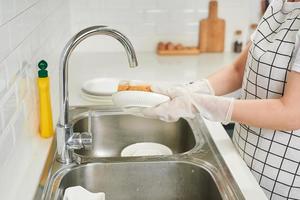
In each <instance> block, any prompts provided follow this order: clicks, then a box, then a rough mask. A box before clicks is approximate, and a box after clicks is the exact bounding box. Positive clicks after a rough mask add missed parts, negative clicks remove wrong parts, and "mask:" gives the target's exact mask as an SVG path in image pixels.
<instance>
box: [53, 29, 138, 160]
mask: <svg viewBox="0 0 300 200" xmlns="http://www.w3.org/2000/svg"><path fill="white" fill-rule="evenodd" d="M93 35H108V36H111V37H113V38H115V39H117V40H118V41H119V42H120V43H121V44H122V45H123V47H124V48H125V51H126V54H127V57H128V62H129V66H130V67H136V66H137V65H138V62H137V58H136V54H135V51H134V48H133V46H132V44H131V42H130V41H129V40H128V38H127V37H126V36H124V35H123V34H122V33H120V32H119V31H117V30H114V29H110V28H108V27H106V26H92V27H88V28H86V29H84V30H82V31H80V32H78V33H77V34H76V35H75V36H73V37H72V38H71V39H70V41H69V42H68V43H67V44H66V46H65V48H64V49H63V52H62V55H61V60H60V71H59V73H60V82H59V85H60V117H59V122H58V125H57V129H56V130H57V133H56V135H57V150H58V155H59V157H60V158H59V160H60V161H61V162H64V163H68V162H69V160H70V158H69V157H70V156H69V153H70V152H65V151H68V149H67V148H66V143H67V141H68V139H69V138H70V137H71V135H72V129H71V127H70V124H69V89H68V63H69V58H70V55H71V54H72V52H73V50H74V49H75V48H76V47H77V45H78V44H80V43H81V42H82V41H83V40H85V39H86V38H89V37H91V36H93Z"/></svg>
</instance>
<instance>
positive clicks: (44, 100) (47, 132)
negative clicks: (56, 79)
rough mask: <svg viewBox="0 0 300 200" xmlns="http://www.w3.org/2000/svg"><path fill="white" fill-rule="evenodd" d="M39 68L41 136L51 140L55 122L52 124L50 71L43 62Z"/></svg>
mask: <svg viewBox="0 0 300 200" xmlns="http://www.w3.org/2000/svg"><path fill="white" fill-rule="evenodd" d="M38 67H39V68H40V70H39V71H38V75H39V77H38V79H37V84H38V91H39V99H40V128H39V129H40V135H41V137H43V138H49V137H52V136H53V122H52V110H51V99H50V83H49V77H48V71H47V70H46V68H47V67H48V64H47V62H46V61H44V60H42V61H40V62H39V64H38Z"/></svg>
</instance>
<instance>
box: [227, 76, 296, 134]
mask: <svg viewBox="0 0 300 200" xmlns="http://www.w3.org/2000/svg"><path fill="white" fill-rule="evenodd" d="M232 120H233V121H237V122H239V123H242V124H247V125H251V126H256V127H261V128H269V129H275V130H297V129H300V73H298V72H293V71H292V72H289V73H288V80H287V84H286V86H285V93H284V96H283V97H282V98H280V99H264V100H236V101H234V106H233V113H232Z"/></svg>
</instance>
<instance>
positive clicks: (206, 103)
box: [141, 91, 234, 123]
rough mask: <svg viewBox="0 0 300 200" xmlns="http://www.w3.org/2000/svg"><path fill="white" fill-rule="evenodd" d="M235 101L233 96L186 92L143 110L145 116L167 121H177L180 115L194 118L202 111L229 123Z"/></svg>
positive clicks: (203, 114)
mask: <svg viewBox="0 0 300 200" xmlns="http://www.w3.org/2000/svg"><path fill="white" fill-rule="evenodd" d="M181 92H182V91H181ZM181 94H183V93H181ZM233 102H234V99H233V98H228V97H217V96H212V95H205V94H197V93H189V92H185V94H184V95H181V96H178V97H175V98H174V99H172V100H171V101H169V102H166V103H163V104H160V105H158V106H157V107H154V108H146V109H144V110H142V111H141V112H142V115H143V116H144V117H148V118H152V119H160V120H163V121H167V122H174V121H177V120H178V119H179V118H180V117H185V118H194V117H195V116H196V114H197V113H200V115H201V116H203V117H204V118H206V119H208V120H212V121H218V122H223V123H229V122H230V121H231V115H232V110H233Z"/></svg>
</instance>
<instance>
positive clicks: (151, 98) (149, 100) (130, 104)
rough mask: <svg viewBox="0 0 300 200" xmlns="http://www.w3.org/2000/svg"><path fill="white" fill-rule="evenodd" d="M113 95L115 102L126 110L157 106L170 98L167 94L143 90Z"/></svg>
mask: <svg viewBox="0 0 300 200" xmlns="http://www.w3.org/2000/svg"><path fill="white" fill-rule="evenodd" d="M112 97H113V102H114V104H115V105H116V106H118V107H120V108H122V109H125V110H126V109H132V108H137V109H138V108H150V107H155V106H157V105H159V104H161V103H164V102H167V101H169V100H170V97H168V96H166V95H162V94H157V93H153V92H143V91H121V92H117V93H115V94H113V96H112Z"/></svg>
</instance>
